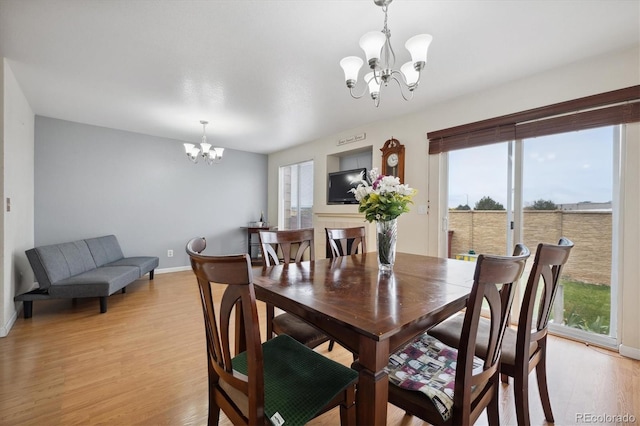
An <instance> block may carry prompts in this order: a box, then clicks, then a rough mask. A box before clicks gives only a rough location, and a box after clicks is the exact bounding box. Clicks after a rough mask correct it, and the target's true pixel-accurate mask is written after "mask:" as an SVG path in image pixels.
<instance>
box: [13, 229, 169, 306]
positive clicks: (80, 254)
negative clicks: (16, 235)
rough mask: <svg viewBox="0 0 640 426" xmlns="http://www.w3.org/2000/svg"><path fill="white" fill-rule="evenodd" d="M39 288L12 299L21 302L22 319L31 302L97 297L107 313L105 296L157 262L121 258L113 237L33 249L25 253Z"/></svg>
mask: <svg viewBox="0 0 640 426" xmlns="http://www.w3.org/2000/svg"><path fill="white" fill-rule="evenodd" d="M26 253H27V258H28V259H29V263H30V264H31V268H32V269H33V273H34V274H35V277H36V280H37V281H38V285H39V288H37V289H35V290H32V291H29V292H27V293H23V294H20V295H18V296H16V297H14V300H16V301H23V302H24V317H25V318H30V317H31V315H32V313H33V301H34V300H46V299H61V298H68V299H74V298H78V297H99V298H100V312H101V313H105V312H107V297H108V296H110V295H112V294H113V293H115V292H116V291H118V290H122V292H123V293H124V292H125V290H126V286H127V285H129V284H131V283H132V282H134V281H135V280H137V279H138V278H141V277H142V276H143V275H145V274H146V273H147V272H148V273H149V279H151V280H152V279H153V271H154V270H155V268H157V267H158V263H159V259H158V258H157V257H152V256H142V257H124V255H123V254H122V250H121V249H120V244H119V243H118V240H117V238H116V236H115V235H106V236H103V237H97V238H89V239H86V240H79V241H73V242H69V243H62V244H53V245H48V246H41V247H35V248H32V249H30V250H27V251H26Z"/></svg>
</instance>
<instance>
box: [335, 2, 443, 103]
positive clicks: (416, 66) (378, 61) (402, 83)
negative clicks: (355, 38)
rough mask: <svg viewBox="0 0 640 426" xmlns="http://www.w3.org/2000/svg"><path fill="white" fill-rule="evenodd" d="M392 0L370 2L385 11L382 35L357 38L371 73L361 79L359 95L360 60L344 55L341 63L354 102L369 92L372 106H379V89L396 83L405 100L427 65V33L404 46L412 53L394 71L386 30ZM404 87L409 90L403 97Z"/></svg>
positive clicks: (374, 33) (370, 34)
mask: <svg viewBox="0 0 640 426" xmlns="http://www.w3.org/2000/svg"><path fill="white" fill-rule="evenodd" d="M392 1H393V0H373V2H374V3H375V4H376V5H378V6H380V7H382V11H383V12H384V28H383V29H382V31H381V32H378V31H371V32H368V33H366V34H365V35H363V36H362V37H361V38H360V47H361V48H362V50H364V53H365V56H366V58H367V62H368V63H369V68H371V72H370V73H368V74H366V75H365V76H364V80H365V83H366V85H367V86H366V87H365V88H364V90H363V92H362V94H361V95H354V93H353V88H354V87H355V85H356V83H357V81H358V72H359V71H360V68H361V67H362V64H363V61H362V59H361V58H359V57H357V56H347V57H346V58H343V59H342V60H341V61H340V66H341V67H342V69H343V70H344V78H345V80H346V83H347V87H348V88H349V93H351V96H352V97H353V98H355V99H360V98H361V97H363V96H364V95H365V93H366V92H367V87H368V89H369V94H370V95H371V98H372V99H373V102H374V104H375V106H376V107H377V106H378V105H380V86H381V85H382V84H384V85H385V87H386V86H387V85H388V84H389V82H390V81H395V82H396V83H397V84H398V86H399V87H400V93H401V94H402V97H403V98H404V100H405V101H408V100H411V99H412V98H413V91H414V90H415V89H416V88H417V87H418V83H419V82H420V72H421V71H422V69H423V68H424V66H425V64H426V63H427V50H429V45H430V44H431V40H433V37H432V36H431V35H429V34H419V35H416V36H413V37H411V38H410V39H409V40H407V42H406V43H405V45H404V46H405V47H406V48H407V50H408V51H409V53H410V54H411V61H410V62H407V63H405V64H404V65H402V66H401V67H400V71H398V70H394V69H393V66H394V65H395V62H396V54H395V52H394V51H393V48H392V47H391V31H389V28H388V27H387V9H388V7H389V4H390V3H391V2H392ZM405 88H406V89H407V90H408V91H409V93H408V95H409V96H407V95H405Z"/></svg>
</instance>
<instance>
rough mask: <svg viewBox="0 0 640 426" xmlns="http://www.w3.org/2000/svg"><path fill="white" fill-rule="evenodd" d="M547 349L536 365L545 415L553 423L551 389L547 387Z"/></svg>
mask: <svg viewBox="0 0 640 426" xmlns="http://www.w3.org/2000/svg"><path fill="white" fill-rule="evenodd" d="M546 358H547V357H546V351H543V352H542V356H541V357H540V360H539V361H538V365H536V377H537V379H538V392H539V393H540V402H542V410H543V411H544V417H545V418H546V419H547V421H548V422H550V423H553V422H554V420H553V412H552V411H551V400H550V399H549V389H548V387H547V361H546Z"/></svg>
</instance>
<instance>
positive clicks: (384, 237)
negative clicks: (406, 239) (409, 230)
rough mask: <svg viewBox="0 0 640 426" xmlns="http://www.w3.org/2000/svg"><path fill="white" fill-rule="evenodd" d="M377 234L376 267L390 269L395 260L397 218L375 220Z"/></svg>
mask: <svg viewBox="0 0 640 426" xmlns="http://www.w3.org/2000/svg"><path fill="white" fill-rule="evenodd" d="M376 231H377V234H378V269H379V270H381V271H391V270H392V269H393V263H394V262H395V260H396V237H397V236H398V219H393V220H387V221H378V222H376Z"/></svg>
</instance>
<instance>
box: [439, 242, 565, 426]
mask: <svg viewBox="0 0 640 426" xmlns="http://www.w3.org/2000/svg"><path fill="white" fill-rule="evenodd" d="M572 248H573V242H572V241H571V240H569V239H567V238H561V239H560V241H559V242H558V244H557V245H555V244H542V243H541V244H538V247H537V249H536V255H535V257H534V261H533V267H532V269H531V271H530V273H529V278H528V280H527V285H526V287H525V289H524V295H523V299H522V305H521V307H520V316H519V319H518V328H517V330H516V329H513V328H507V329H506V331H505V335H504V340H503V343H502V358H501V361H500V373H501V375H502V381H503V382H505V383H507V382H508V377H513V378H514V387H513V392H514V397H515V398H514V399H515V405H516V416H517V420H518V425H521V426H522V425H529V424H530V417H529V373H531V371H532V370H533V369H535V370H536V377H537V379H538V392H539V394H540V400H541V402H542V409H543V411H544V416H545V418H546V419H547V421H548V422H551V423H553V413H552V411H551V402H550V400H549V390H548V387H547V372H546V370H547V366H546V359H547V331H548V325H549V316H550V314H551V309H552V304H553V299H554V297H555V294H556V291H557V288H558V281H559V278H560V274H561V272H562V268H563V267H564V265H565V264H566V263H567V260H568V259H569V254H570V252H571V249H572ZM541 278H542V279H541ZM461 326H462V321H461V318H460V316H457V317H454V318H451V319H449V320H446V321H444V322H442V323H440V324H438V325H437V326H435V327H433V328H432V329H431V330H429V334H430V335H432V336H434V337H435V338H437V339H438V340H441V341H442V342H444V343H446V344H447V345H450V346H454V347H457V346H458V339H460V329H461ZM488 332H489V329H488V323H487V321H486V320H484V318H483V319H482V320H481V321H480V325H479V334H480V335H481V336H483V337H482V338H479V339H478V342H477V347H476V354H477V355H479V356H482V355H483V354H484V353H486V343H484V342H486V341H487V336H488Z"/></svg>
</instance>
